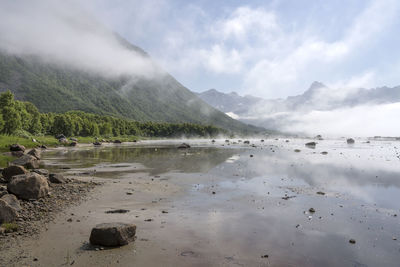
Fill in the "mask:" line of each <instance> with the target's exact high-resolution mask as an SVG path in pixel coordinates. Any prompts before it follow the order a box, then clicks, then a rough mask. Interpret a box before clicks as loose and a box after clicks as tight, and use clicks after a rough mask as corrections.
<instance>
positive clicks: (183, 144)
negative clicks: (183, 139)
mask: <svg viewBox="0 0 400 267" xmlns="http://www.w3.org/2000/svg"><path fill="white" fill-rule="evenodd" d="M178 148H180V149H182V148H190V145H189V144H186V143H182V144H180V145H179V146H178Z"/></svg>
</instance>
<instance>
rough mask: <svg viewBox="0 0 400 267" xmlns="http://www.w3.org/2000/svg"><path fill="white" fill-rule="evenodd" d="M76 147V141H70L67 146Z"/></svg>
mask: <svg viewBox="0 0 400 267" xmlns="http://www.w3.org/2000/svg"><path fill="white" fill-rule="evenodd" d="M77 145H78V142H76V141H72V142H71V143H70V144H69V146H77Z"/></svg>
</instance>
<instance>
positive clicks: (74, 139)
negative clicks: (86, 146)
mask: <svg viewBox="0 0 400 267" xmlns="http://www.w3.org/2000/svg"><path fill="white" fill-rule="evenodd" d="M69 140H71V141H73V142H78V139H76V138H74V137H70V138H69Z"/></svg>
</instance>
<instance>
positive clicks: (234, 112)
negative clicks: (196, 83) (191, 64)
mask: <svg viewBox="0 0 400 267" xmlns="http://www.w3.org/2000/svg"><path fill="white" fill-rule="evenodd" d="M198 96H199V97H200V98H201V99H203V100H204V101H205V102H207V103H208V104H210V105H212V106H214V107H215V108H218V109H219V110H221V111H223V112H225V113H226V114H228V115H230V116H231V117H234V118H236V119H238V120H240V121H243V122H245V123H251V124H254V125H258V126H262V127H266V128H271V129H277V130H286V129H287V126H288V125H290V124H291V123H293V122H295V121H296V119H298V116H299V114H300V115H304V114H307V113H310V112H312V111H334V110H340V109H344V108H347V109H350V108H354V107H359V106H365V105H369V106H374V105H382V104H390V103H397V102H400V86H397V87H392V88H390V87H379V88H372V89H365V88H338V89H333V88H329V87H328V86H326V85H324V84H323V83H321V82H313V83H312V84H311V86H310V87H309V89H308V90H306V91H305V92H304V93H303V94H300V95H296V96H289V97H287V98H286V99H263V98H258V97H254V96H249V95H246V96H240V95H238V94H237V93H235V92H232V93H221V92H218V91H217V90H215V89H210V90H207V91H205V92H202V93H198ZM296 116H297V117H296Z"/></svg>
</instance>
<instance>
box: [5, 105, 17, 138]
mask: <svg viewBox="0 0 400 267" xmlns="http://www.w3.org/2000/svg"><path fill="white" fill-rule="evenodd" d="M3 120H4V126H3V133H5V134H12V133H14V132H15V131H16V130H20V129H21V126H22V123H21V116H20V115H19V113H18V111H17V110H16V109H15V108H13V107H9V106H6V107H3Z"/></svg>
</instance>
